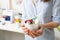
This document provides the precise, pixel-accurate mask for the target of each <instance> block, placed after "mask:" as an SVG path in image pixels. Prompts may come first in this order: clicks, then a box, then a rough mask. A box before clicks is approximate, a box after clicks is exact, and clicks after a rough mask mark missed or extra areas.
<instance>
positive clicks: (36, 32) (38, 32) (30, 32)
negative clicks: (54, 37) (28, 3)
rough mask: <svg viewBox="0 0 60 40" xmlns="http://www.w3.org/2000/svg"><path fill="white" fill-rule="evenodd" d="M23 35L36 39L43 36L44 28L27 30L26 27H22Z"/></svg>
mask: <svg viewBox="0 0 60 40" xmlns="http://www.w3.org/2000/svg"><path fill="white" fill-rule="evenodd" d="M22 29H23V31H24V33H25V34H27V35H29V36H31V37H32V38H35V37H38V36H40V35H42V34H43V30H44V27H43V26H41V27H40V29H38V30H29V29H27V28H26V27H22Z"/></svg>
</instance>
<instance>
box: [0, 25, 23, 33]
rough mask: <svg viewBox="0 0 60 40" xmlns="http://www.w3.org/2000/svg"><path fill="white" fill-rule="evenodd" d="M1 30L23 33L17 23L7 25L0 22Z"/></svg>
mask: <svg viewBox="0 0 60 40" xmlns="http://www.w3.org/2000/svg"><path fill="white" fill-rule="evenodd" d="M0 30H6V31H11V32H18V33H23V31H22V29H21V27H20V26H18V25H17V24H6V25H1V24H0Z"/></svg>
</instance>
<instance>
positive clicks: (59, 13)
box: [53, 0, 60, 25]
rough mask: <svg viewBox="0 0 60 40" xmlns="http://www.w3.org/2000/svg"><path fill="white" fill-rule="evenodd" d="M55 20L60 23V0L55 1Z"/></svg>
mask: <svg viewBox="0 0 60 40" xmlns="http://www.w3.org/2000/svg"><path fill="white" fill-rule="evenodd" d="M53 21H54V22H57V23H58V24H59V25H60V0H54V1H53Z"/></svg>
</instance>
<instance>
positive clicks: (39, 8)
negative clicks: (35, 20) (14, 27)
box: [22, 0, 60, 40]
mask: <svg viewBox="0 0 60 40" xmlns="http://www.w3.org/2000/svg"><path fill="white" fill-rule="evenodd" d="M59 3H60V0H23V1H22V4H23V19H25V18H26V17H28V18H32V17H34V16H37V15H38V16H39V17H40V18H41V20H42V23H43V24H42V25H39V26H40V27H41V28H40V29H38V30H36V31H34V30H29V29H28V28H26V27H23V31H24V32H25V34H26V35H25V40H55V37H54V30H53V28H55V27H57V26H59V24H60V12H59V11H60V5H59Z"/></svg>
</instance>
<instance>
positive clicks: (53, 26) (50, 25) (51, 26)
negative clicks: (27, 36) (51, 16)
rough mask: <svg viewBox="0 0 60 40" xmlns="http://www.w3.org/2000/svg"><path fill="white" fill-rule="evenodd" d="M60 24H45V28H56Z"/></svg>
mask: <svg viewBox="0 0 60 40" xmlns="http://www.w3.org/2000/svg"><path fill="white" fill-rule="evenodd" d="M58 25H59V24H58V23H57V22H49V23H46V24H43V26H44V27H45V28H55V27H57V26H58Z"/></svg>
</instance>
